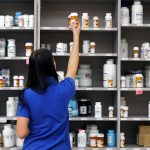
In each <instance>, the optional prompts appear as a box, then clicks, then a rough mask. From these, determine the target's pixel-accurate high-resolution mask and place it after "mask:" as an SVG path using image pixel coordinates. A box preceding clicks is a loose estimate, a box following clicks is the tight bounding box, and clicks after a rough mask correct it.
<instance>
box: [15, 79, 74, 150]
mask: <svg viewBox="0 0 150 150" xmlns="http://www.w3.org/2000/svg"><path fill="white" fill-rule="evenodd" d="M48 82H49V87H48V88H47V90H46V91H45V92H44V93H38V92H35V91H33V90H32V89H30V88H29V89H26V90H25V93H24V99H25V102H26V104H27V106H28V107H29V109H27V108H26V107H22V105H21V104H20V103H19V105H18V111H17V116H20V117H25V118H29V119H30V121H29V129H30V133H29V135H28V137H27V138H26V139H25V141H24V146H23V150H71V147H70V140H69V114H68V103H69V100H70V98H71V97H72V96H74V95H75V83H74V80H73V79H72V78H70V77H67V78H66V79H65V80H64V81H62V82H60V83H57V81H56V80H55V79H54V78H52V77H49V78H48Z"/></svg>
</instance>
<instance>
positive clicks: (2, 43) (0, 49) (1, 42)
mask: <svg viewBox="0 0 150 150" xmlns="http://www.w3.org/2000/svg"><path fill="white" fill-rule="evenodd" d="M0 46H1V47H0V57H5V56H6V41H5V39H0Z"/></svg>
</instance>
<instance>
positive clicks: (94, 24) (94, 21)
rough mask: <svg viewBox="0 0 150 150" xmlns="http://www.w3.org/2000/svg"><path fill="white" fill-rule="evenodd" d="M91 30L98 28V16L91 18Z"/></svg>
mask: <svg viewBox="0 0 150 150" xmlns="http://www.w3.org/2000/svg"><path fill="white" fill-rule="evenodd" d="M93 28H99V18H98V16H94V17H93Z"/></svg>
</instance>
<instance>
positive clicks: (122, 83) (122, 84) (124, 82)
mask: <svg viewBox="0 0 150 150" xmlns="http://www.w3.org/2000/svg"><path fill="white" fill-rule="evenodd" d="M125 87H126V77H125V76H121V88H125Z"/></svg>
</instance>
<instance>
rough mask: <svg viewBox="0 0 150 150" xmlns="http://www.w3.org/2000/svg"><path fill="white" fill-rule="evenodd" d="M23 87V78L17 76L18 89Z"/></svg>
mask: <svg viewBox="0 0 150 150" xmlns="http://www.w3.org/2000/svg"><path fill="white" fill-rule="evenodd" d="M23 86H24V76H19V87H23Z"/></svg>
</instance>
